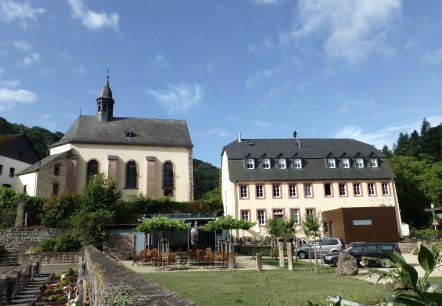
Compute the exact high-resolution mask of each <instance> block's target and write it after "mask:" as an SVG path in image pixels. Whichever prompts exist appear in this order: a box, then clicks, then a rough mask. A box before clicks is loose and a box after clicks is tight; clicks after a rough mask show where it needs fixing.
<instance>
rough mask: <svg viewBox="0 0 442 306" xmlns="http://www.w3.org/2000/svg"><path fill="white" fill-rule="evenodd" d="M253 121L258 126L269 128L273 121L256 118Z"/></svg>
mask: <svg viewBox="0 0 442 306" xmlns="http://www.w3.org/2000/svg"><path fill="white" fill-rule="evenodd" d="M253 123H254V124H255V125H256V126H259V127H263V128H268V127H270V126H272V123H271V122H269V121H262V120H255V121H254V122H253Z"/></svg>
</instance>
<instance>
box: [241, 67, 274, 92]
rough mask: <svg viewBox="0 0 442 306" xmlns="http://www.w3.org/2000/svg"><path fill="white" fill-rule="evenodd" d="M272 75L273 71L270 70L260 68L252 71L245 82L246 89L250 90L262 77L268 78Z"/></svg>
mask: <svg viewBox="0 0 442 306" xmlns="http://www.w3.org/2000/svg"><path fill="white" fill-rule="evenodd" d="M272 75H273V71H271V70H261V71H258V72H256V73H254V74H253V75H252V76H251V77H249V79H248V80H247V82H246V85H245V87H246V89H247V90H250V89H252V88H254V87H255V86H256V84H257V83H258V82H259V81H261V80H262V79H266V78H269V77H271V76H272Z"/></svg>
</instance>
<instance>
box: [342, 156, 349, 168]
mask: <svg viewBox="0 0 442 306" xmlns="http://www.w3.org/2000/svg"><path fill="white" fill-rule="evenodd" d="M341 166H342V168H346V169H347V168H350V158H343V159H341Z"/></svg>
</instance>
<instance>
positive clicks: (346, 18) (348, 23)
mask: <svg viewBox="0 0 442 306" xmlns="http://www.w3.org/2000/svg"><path fill="white" fill-rule="evenodd" d="M401 14H402V3H401V0H370V1H354V0H334V1H322V0H300V1H299V2H298V6H297V10H296V15H295V16H294V20H295V21H294V26H293V28H292V31H290V33H284V34H282V35H281V36H280V43H281V44H283V45H284V44H291V43H293V42H295V43H296V44H297V45H298V44H304V43H305V42H308V43H310V42H311V43H312V44H313V43H317V42H318V41H319V42H320V43H321V44H323V49H324V52H325V54H326V57H327V59H328V60H329V61H331V62H335V61H336V62H345V63H347V64H348V65H349V66H356V65H358V64H360V63H362V62H364V61H366V60H367V59H368V58H369V57H370V56H371V55H373V54H377V55H381V56H389V55H391V54H393V53H394V51H395V50H394V49H393V48H391V47H389V46H388V40H389V36H390V35H391V34H392V33H394V31H395V30H396V29H397V27H398V25H397V21H399V20H400V17H401ZM315 47H316V46H315Z"/></svg>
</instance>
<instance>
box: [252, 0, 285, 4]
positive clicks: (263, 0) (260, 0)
mask: <svg viewBox="0 0 442 306" xmlns="http://www.w3.org/2000/svg"><path fill="white" fill-rule="evenodd" d="M252 2H253V3H256V4H278V3H280V2H281V0H252Z"/></svg>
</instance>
